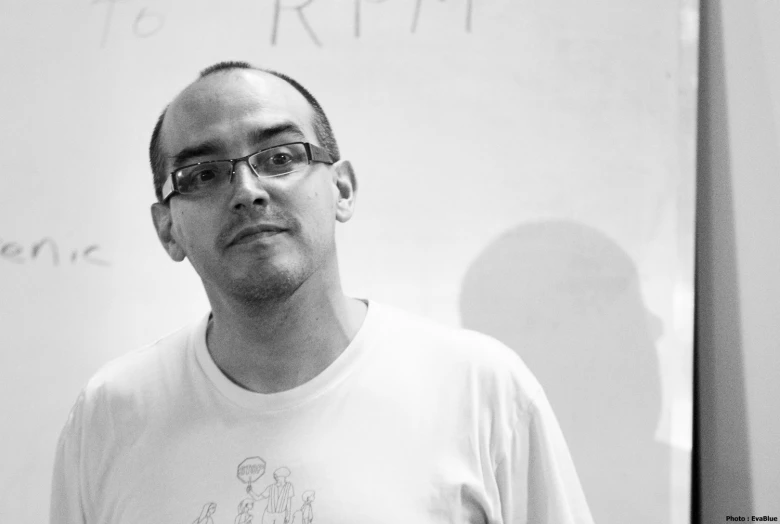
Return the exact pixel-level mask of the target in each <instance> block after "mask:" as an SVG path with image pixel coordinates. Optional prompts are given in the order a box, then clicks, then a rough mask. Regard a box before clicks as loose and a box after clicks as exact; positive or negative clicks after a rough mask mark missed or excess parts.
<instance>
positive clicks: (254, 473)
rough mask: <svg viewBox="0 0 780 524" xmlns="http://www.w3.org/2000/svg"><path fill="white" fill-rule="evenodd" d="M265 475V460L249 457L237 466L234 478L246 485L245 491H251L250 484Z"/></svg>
mask: <svg viewBox="0 0 780 524" xmlns="http://www.w3.org/2000/svg"><path fill="white" fill-rule="evenodd" d="M264 473H265V460H263V459H261V458H260V457H249V458H247V459H244V460H243V461H242V462H241V464H239V465H238V468H237V472H236V476H237V477H238V480H240V481H241V482H243V483H244V484H247V487H246V491H247V493H249V492H250V491H252V482H255V481H256V480H257V479H259V478H260V477H262V476H263V474H264Z"/></svg>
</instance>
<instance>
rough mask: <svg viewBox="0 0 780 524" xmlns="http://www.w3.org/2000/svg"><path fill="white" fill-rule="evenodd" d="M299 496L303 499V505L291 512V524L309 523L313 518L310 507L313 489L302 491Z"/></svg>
mask: <svg viewBox="0 0 780 524" xmlns="http://www.w3.org/2000/svg"><path fill="white" fill-rule="evenodd" d="M301 498H302V499H303V506H301V509H299V510H298V511H296V512H295V513H293V520H292V524H311V522H312V521H313V520H314V511H313V510H312V509H311V503H312V501H313V500H314V491H304V492H303V495H302V496H301Z"/></svg>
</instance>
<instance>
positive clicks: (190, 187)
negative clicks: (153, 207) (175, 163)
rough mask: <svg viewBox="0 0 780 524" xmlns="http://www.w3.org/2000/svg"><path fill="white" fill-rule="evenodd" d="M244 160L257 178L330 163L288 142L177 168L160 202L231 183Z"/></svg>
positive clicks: (316, 151)
mask: <svg viewBox="0 0 780 524" xmlns="http://www.w3.org/2000/svg"><path fill="white" fill-rule="evenodd" d="M242 160H246V163H247V164H248V165H249V168H250V169H251V170H252V172H253V173H254V174H255V175H257V176H258V177H262V178H273V177H277V176H284V175H289V174H290V173H294V172H296V171H300V170H301V169H304V168H305V167H306V166H308V165H309V164H311V163H312V162H322V163H323V164H332V163H333V158H332V157H331V156H330V153H328V152H327V151H325V150H324V149H323V148H321V147H319V146H315V145H314V144H310V143H308V142H292V143H290V144H282V145H280V146H274V147H270V148H268V149H261V150H260V151H258V152H257V153H252V154H251V155H247V156H244V157H241V158H234V159H233V160H213V161H209V162H198V163H197V164H191V165H188V166H184V167H181V168H179V169H177V170H176V171H173V172H172V173H170V174H169V175H168V179H167V180H166V181H165V184H163V187H162V198H163V202H165V201H167V200H168V198H170V197H171V196H172V195H173V194H174V193H179V194H180V195H194V194H208V193H212V192H214V191H215V190H216V189H218V188H219V187H222V186H224V185H225V184H229V183H231V182H232V181H233V174H234V173H235V170H236V164H237V163H238V162H241V161H242Z"/></svg>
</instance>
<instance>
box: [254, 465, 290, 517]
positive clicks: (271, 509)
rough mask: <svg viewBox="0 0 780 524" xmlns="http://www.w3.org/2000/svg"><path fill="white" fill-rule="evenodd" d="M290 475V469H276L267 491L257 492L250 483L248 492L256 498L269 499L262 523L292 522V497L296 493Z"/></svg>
mask: <svg viewBox="0 0 780 524" xmlns="http://www.w3.org/2000/svg"><path fill="white" fill-rule="evenodd" d="M289 476H290V470H289V469H287V468H285V467H281V468H279V469H277V470H276V471H274V480H275V482H274V483H273V484H269V485H268V487H267V488H265V491H263V492H262V493H260V494H257V493H255V492H254V490H253V489H252V485H251V484H250V485H248V486H247V488H246V492H247V493H249V495H250V496H251V497H252V498H253V499H254V500H260V499H268V502H267V503H266V506H265V511H264V512H263V520H262V524H291V520H292V519H291V517H292V498H293V495H295V489H294V488H293V485H292V483H290V482H288V481H287V477H289Z"/></svg>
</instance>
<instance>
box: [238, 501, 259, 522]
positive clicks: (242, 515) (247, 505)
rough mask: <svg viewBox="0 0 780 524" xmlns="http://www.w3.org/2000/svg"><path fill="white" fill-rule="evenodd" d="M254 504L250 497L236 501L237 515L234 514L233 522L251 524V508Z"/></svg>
mask: <svg viewBox="0 0 780 524" xmlns="http://www.w3.org/2000/svg"><path fill="white" fill-rule="evenodd" d="M254 506H255V501H254V500H252V499H244V500H242V501H241V502H239V503H238V515H236V518H235V520H234V521H233V524H252V514H251V513H250V511H252V508H253V507H254Z"/></svg>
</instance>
